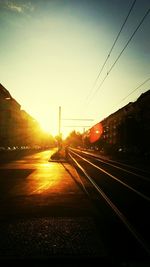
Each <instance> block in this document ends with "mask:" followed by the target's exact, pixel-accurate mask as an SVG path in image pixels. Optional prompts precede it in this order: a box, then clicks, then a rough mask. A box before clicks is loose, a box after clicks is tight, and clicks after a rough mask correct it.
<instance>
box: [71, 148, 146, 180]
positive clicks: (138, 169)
mask: <svg viewBox="0 0 150 267" xmlns="http://www.w3.org/2000/svg"><path fill="white" fill-rule="evenodd" d="M71 149H72V148H71ZM73 150H74V149H73ZM75 150H76V151H78V150H77V149H75ZM81 152H82V153H84V154H88V155H91V156H93V157H95V158H100V157H99V156H97V155H96V154H93V153H92V154H91V153H89V152H87V151H81ZM100 159H101V158H100ZM106 160H107V161H108V162H113V163H117V164H119V165H122V166H125V167H127V168H130V169H133V170H137V171H140V172H144V173H146V174H150V172H149V171H147V170H146V171H145V170H143V169H140V168H137V167H135V166H131V165H128V164H126V163H123V162H120V161H115V160H112V159H106ZM143 177H145V176H143Z"/></svg>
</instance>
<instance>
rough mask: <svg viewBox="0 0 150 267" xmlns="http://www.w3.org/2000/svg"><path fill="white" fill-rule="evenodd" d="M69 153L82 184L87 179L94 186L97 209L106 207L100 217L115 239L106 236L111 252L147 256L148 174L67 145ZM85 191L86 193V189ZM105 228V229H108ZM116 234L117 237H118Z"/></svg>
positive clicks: (149, 236) (149, 252)
mask: <svg viewBox="0 0 150 267" xmlns="http://www.w3.org/2000/svg"><path fill="white" fill-rule="evenodd" d="M68 156H69V159H70V161H71V163H72V164H73V165H74V166H75V167H76V168H77V169H78V170H79V172H80V177H81V180H82V184H83V181H85V179H86V181H88V183H89V184H90V185H91V187H94V190H95V194H96V195H97V198H99V204H98V205H99V207H100V210H102V209H103V210H104V209H107V212H106V213H107V214H108V213H109V216H106V219H105V218H103V222H104V224H105V223H106V228H107V227H108V226H110V227H111V231H110V229H109V231H108V232H109V233H111V237H112V238H115V239H114V240H113V241H112V238H111V237H110V240H109V238H108V239H107V241H108V242H110V243H111V244H112V246H113V249H112V251H113V252H112V253H114V250H116V248H117V250H118V252H119V253H122V251H123V250H126V252H125V251H123V255H125V253H127V254H129V257H131V258H132V256H133V254H135V257H136V256H139V257H142V258H143V257H145V258H150V244H149V243H150V242H149V241H150V234H149V227H150V219H149V211H150V179H149V173H148V172H146V171H145V170H141V169H138V168H135V167H133V166H129V165H126V164H123V163H120V162H115V161H112V160H104V159H102V158H100V157H99V156H97V155H93V154H91V153H88V152H85V151H80V150H77V149H72V148H70V149H69V154H68ZM84 189H85V186H84ZM85 191H86V192H88V189H87V188H86V190H85ZM88 194H90V192H88ZM102 206H103V208H101V207H102ZM104 206H105V207H104ZM104 213H105V212H104ZM114 217H115V223H114ZM111 220H112V223H111ZM108 221H109V222H108ZM112 225H113V226H112ZM103 227H104V226H103ZM104 229H105V227H104ZM105 230H106V232H107V230H108V229H105ZM113 231H114V232H116V234H114V233H112V232H113ZM119 233H120V236H119V237H117V234H119ZM121 235H122V236H121ZM121 247H122V249H121ZM129 251H130V252H129ZM137 254H138V255H137ZM133 258H134V257H133Z"/></svg>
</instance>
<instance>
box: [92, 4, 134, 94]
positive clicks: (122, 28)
mask: <svg viewBox="0 0 150 267" xmlns="http://www.w3.org/2000/svg"><path fill="white" fill-rule="evenodd" d="M136 1H137V0H134V1H133V3H132V5H131V7H130V9H129V11H128V14H127V16H126V18H125V20H124V22H123V24H122V26H121V28H120V31H119V32H118V34H117V36H116V39H115V41H114V43H113V45H112V47H111V49H110V51H109V53H108V55H107V57H106V59H105V61H104V63H103V65H102V67H101V69H100V71H99V73H98V75H97V77H96V79H95V81H94V83H93V86H92V88H91V91H90V93H89V95H90V94H91V92H92V90H93V89H94V87H95V85H96V83H97V80H98V79H99V77H100V75H101V73H102V71H103V69H104V67H105V65H106V63H107V61H108V59H109V57H110V55H111V53H112V51H113V49H114V47H115V44H116V43H117V40H118V38H119V36H120V34H121V32H122V30H123V28H124V26H125V24H126V22H127V20H128V18H129V16H130V13H131V11H132V9H133V7H134V5H135V3H136Z"/></svg>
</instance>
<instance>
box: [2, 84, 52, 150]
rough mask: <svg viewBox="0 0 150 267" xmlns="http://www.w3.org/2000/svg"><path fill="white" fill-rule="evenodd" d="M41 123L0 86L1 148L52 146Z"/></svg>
mask: <svg viewBox="0 0 150 267" xmlns="http://www.w3.org/2000/svg"><path fill="white" fill-rule="evenodd" d="M51 142H52V140H50V136H48V135H47V134H44V133H43V132H42V130H41V128H40V125H39V123H38V122H37V121H36V120H35V119H34V118H33V117H31V116H30V115H29V114H28V113H27V112H26V111H24V110H21V105H20V104H19V103H18V102H17V101H16V100H15V99H14V98H13V97H12V96H11V94H10V93H9V91H8V90H7V89H6V88H5V87H4V86H3V85H2V84H0V147H1V148H2V147H3V148H8V147H10V148H15V147H22V148H25V147H40V146H46V145H50V143H51Z"/></svg>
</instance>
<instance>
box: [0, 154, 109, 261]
mask: <svg viewBox="0 0 150 267" xmlns="http://www.w3.org/2000/svg"><path fill="white" fill-rule="evenodd" d="M53 152H54V151H44V152H39V153H36V154H34V155H29V156H25V157H23V158H21V159H17V160H16V161H11V162H9V163H5V164H1V165H0V213H1V219H0V237H1V238H0V260H1V261H4V263H5V262H6V263H8V261H10V262H12V260H15V261H16V260H17V261H18V260H21V261H22V260H27V261H28V260H29V261H30V260H38V262H40V261H41V264H43V261H45V260H46V261H48V264H49V263H50V262H51V263H52V262H53V265H52V266H54V265H55V263H58V262H59V264H60V265H61V264H62V263H63V260H64V259H65V260H64V263H65V264H67V263H68V264H69V266H77V265H79V264H80V263H81V262H82V260H87V261H90V260H91V264H92V262H93V260H94V259H96V260H97V259H98V260H100V261H101V262H102V263H103V265H102V266H106V265H104V263H106V261H107V253H106V250H105V247H104V244H103V241H102V239H101V236H100V233H99V231H98V228H97V223H96V219H95V218H96V216H97V210H96V208H95V207H94V205H93V204H92V202H91V201H90V199H89V198H88V196H87V195H86V194H85V192H84V186H83V184H82V182H81V180H80V177H79V175H78V173H77V172H76V170H75V169H74V168H73V167H72V166H71V165H70V164H69V163H67V162H65V161H63V162H62V161H60V162H59V161H49V159H50V156H51V155H52V153H53ZM73 264H74V265H73ZM75 264H76V265H75Z"/></svg>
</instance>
